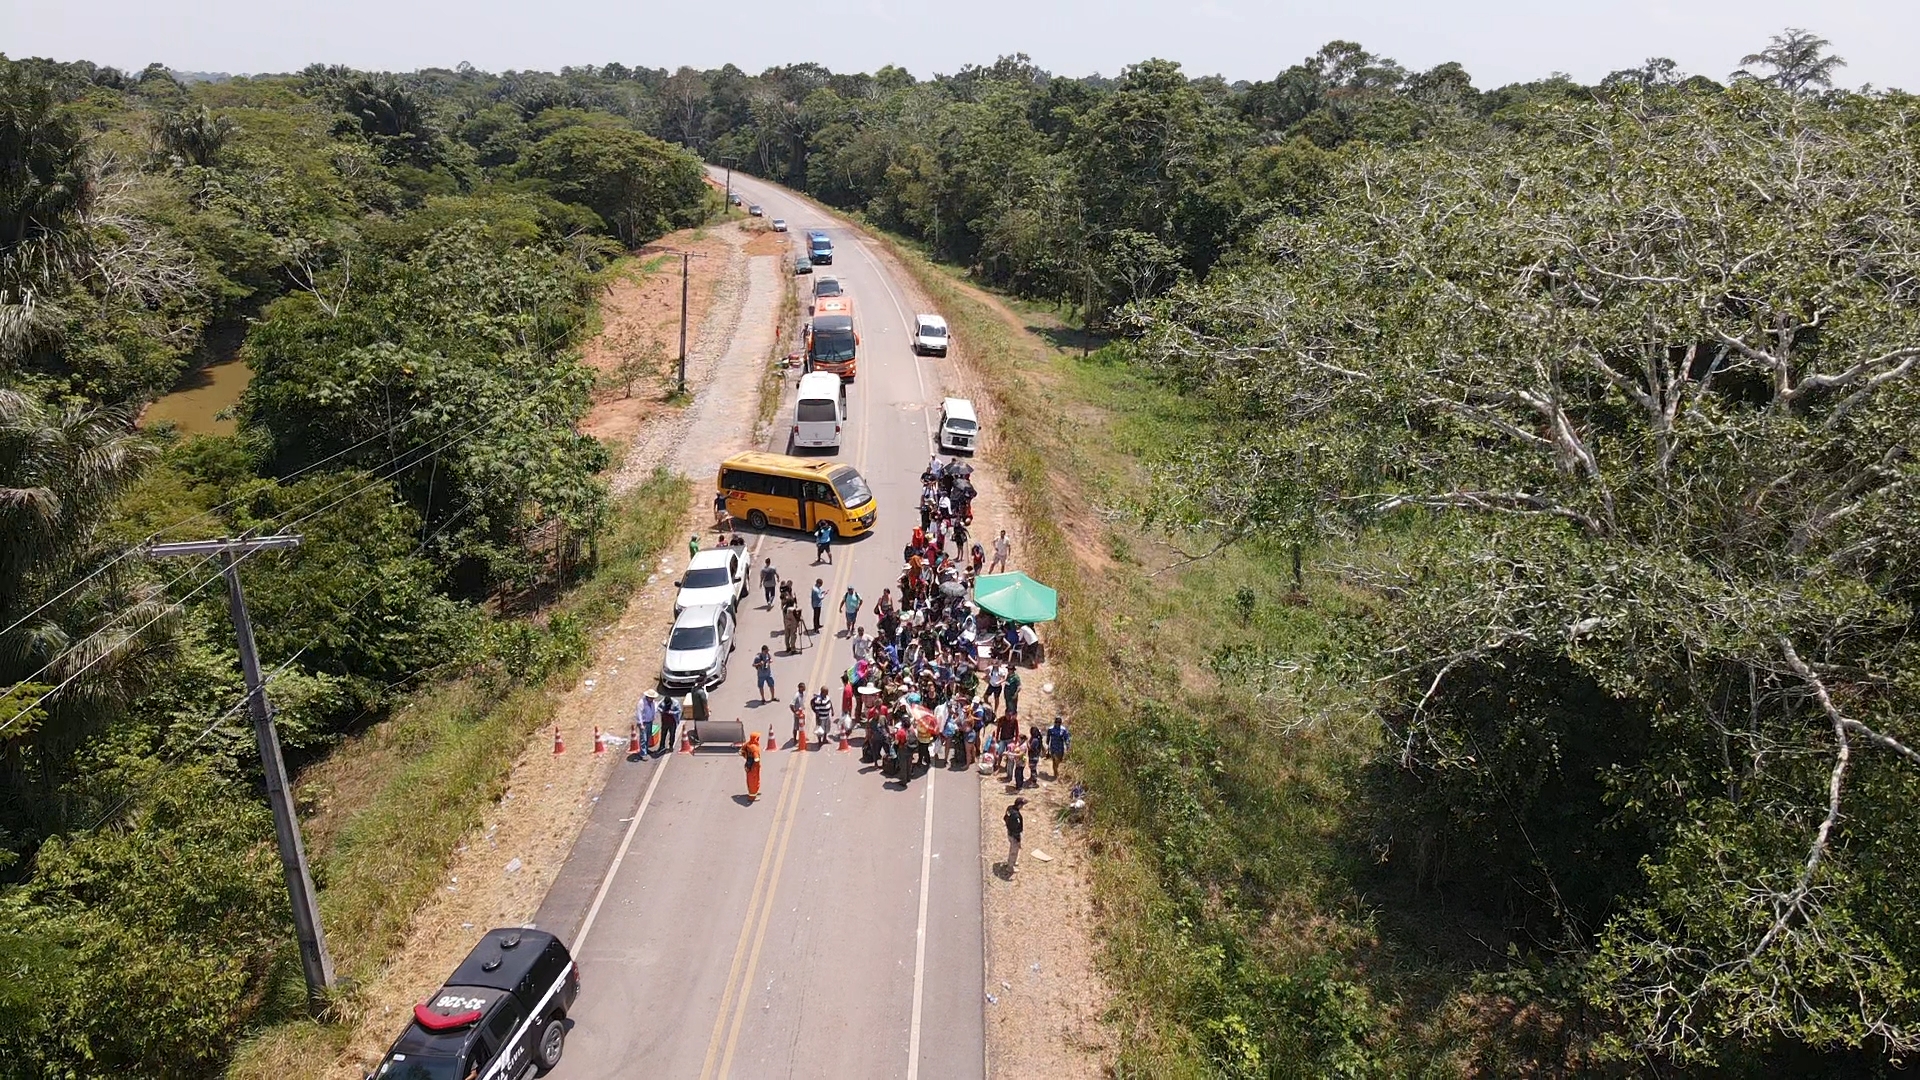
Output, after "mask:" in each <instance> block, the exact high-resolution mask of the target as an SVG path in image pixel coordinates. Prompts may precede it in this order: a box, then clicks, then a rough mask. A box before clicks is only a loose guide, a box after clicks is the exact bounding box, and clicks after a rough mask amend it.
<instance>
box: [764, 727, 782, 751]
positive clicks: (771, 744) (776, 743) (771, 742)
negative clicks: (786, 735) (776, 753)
mask: <svg viewBox="0 0 1920 1080" xmlns="http://www.w3.org/2000/svg"><path fill="white" fill-rule="evenodd" d="M767 749H769V750H778V749H780V736H778V735H775V734H774V733H773V724H771V723H769V724H767Z"/></svg>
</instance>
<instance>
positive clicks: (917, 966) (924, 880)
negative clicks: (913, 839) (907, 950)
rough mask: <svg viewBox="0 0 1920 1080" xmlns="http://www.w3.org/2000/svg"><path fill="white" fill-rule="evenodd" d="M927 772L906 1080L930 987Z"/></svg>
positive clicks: (913, 1074) (914, 1067)
mask: <svg viewBox="0 0 1920 1080" xmlns="http://www.w3.org/2000/svg"><path fill="white" fill-rule="evenodd" d="M937 775H939V774H938V772H937V771H936V770H934V769H928V770H927V821H926V825H925V826H924V827H923V828H922V829H921V832H920V925H919V926H918V927H917V928H916V929H915V930H914V937H913V1022H912V1024H911V1025H910V1026H909V1027H908V1029H907V1080H918V1078H919V1076H920V1002H921V999H922V998H923V996H924V994H925V991H926V985H927V885H928V883H929V881H931V879H932V876H933V781H934V778H935V777H936V776H937Z"/></svg>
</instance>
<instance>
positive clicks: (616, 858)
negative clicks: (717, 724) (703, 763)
mask: <svg viewBox="0 0 1920 1080" xmlns="http://www.w3.org/2000/svg"><path fill="white" fill-rule="evenodd" d="M682 722H685V718H684V717H683V718H682ZM661 749H663V750H665V749H666V748H665V747H661ZM666 757H667V760H666V761H662V762H661V763H660V764H659V766H658V767H656V768H655V769H654V770H653V779H652V780H649V781H647V793H646V795H645V796H644V797H642V798H641V800H640V809H638V810H635V811H634V812H633V821H632V822H631V823H630V824H628V825H627V835H626V836H624V837H621V839H620V850H619V851H616V852H614V854H613V864H612V865H611V866H608V867H607V876H606V877H605V878H604V879H603V880H602V881H601V882H600V891H599V892H597V893H594V894H593V906H592V907H590V908H588V909H587V917H586V918H585V919H584V920H582V921H581V923H580V932H579V933H577V934H575V935H573V954H574V955H575V956H579V955H580V953H581V952H583V951H585V949H586V947H587V931H589V930H592V929H593V920H594V919H596V918H598V917H599V915H600V905H601V904H603V903H605V902H606V899H607V892H608V891H609V890H610V889H612V888H613V878H614V875H616V874H618V873H619V872H620V863H621V862H622V861H623V860H625V859H626V857H627V848H629V847H631V846H632V845H633V834H634V833H636V832H638V831H639V829H640V819H641V818H643V817H646V816H647V806H648V805H649V804H651V803H652V802H653V789H655V788H657V787H659V786H660V778H661V777H662V776H665V775H666V774H667V766H668V764H670V763H671V762H672V761H673V757H674V754H673V752H672V751H668V752H667V755H666Z"/></svg>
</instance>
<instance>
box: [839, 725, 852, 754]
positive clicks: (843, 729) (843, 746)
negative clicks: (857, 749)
mask: <svg viewBox="0 0 1920 1080" xmlns="http://www.w3.org/2000/svg"><path fill="white" fill-rule="evenodd" d="M851 749H853V747H852V746H849V745H848V744H847V725H846V724H845V723H842V724H841V725H840V752H841V753H843V754H844V753H846V752H847V751H849V750H851Z"/></svg>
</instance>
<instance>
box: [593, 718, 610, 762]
mask: <svg viewBox="0 0 1920 1080" xmlns="http://www.w3.org/2000/svg"><path fill="white" fill-rule="evenodd" d="M593 752H594V754H595V755H596V756H597V755H600V754H604V753H606V752H607V740H606V739H605V738H604V737H603V736H602V735H601V734H600V725H599V724H595V725H593Z"/></svg>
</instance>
